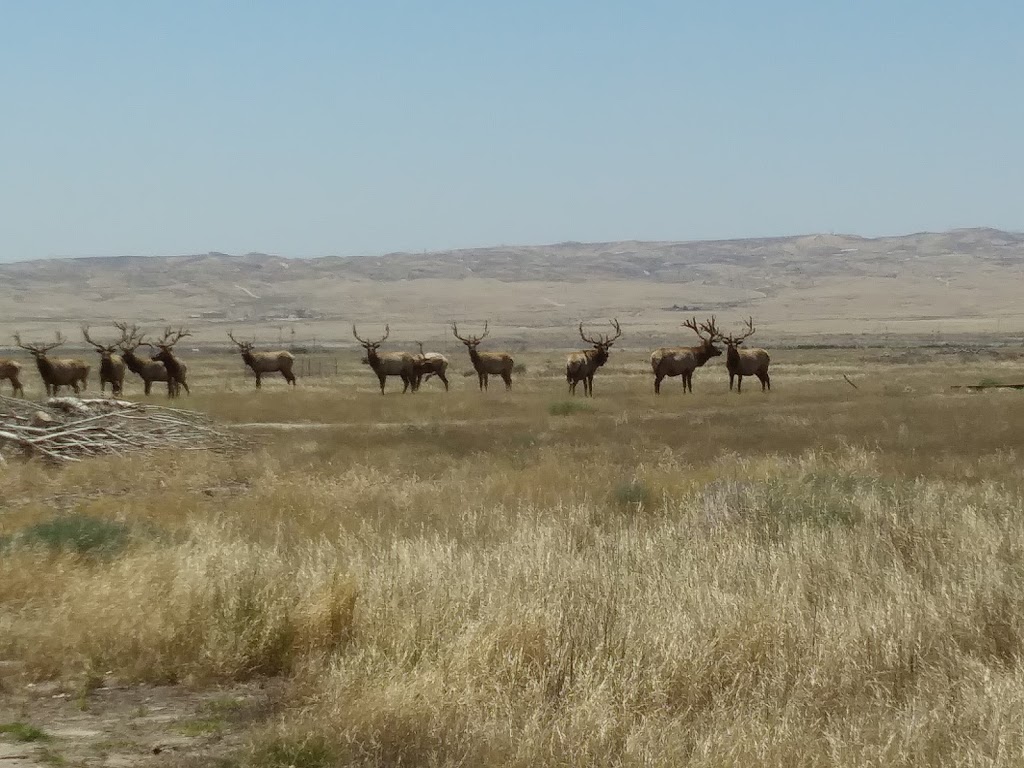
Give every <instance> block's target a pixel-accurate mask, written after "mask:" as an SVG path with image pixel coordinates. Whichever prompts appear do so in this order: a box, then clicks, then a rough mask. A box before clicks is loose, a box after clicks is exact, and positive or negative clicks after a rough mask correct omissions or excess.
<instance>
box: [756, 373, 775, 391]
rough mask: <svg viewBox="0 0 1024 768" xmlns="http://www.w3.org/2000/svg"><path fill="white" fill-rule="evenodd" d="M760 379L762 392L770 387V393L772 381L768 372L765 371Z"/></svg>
mask: <svg viewBox="0 0 1024 768" xmlns="http://www.w3.org/2000/svg"><path fill="white" fill-rule="evenodd" d="M758 378H760V379H761V391H762V392H764V388H765V387H768V391H769V392H770V391H771V389H772V380H771V378H769V376H768V372H767V371H765V372H764V374H762V375H761V376H759V377H758Z"/></svg>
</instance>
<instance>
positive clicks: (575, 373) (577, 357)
mask: <svg viewBox="0 0 1024 768" xmlns="http://www.w3.org/2000/svg"><path fill="white" fill-rule="evenodd" d="M612 327H613V328H614V329H615V335H614V336H612V337H611V338H609V337H608V335H607V334H605V335H604V336H601V335H600V334H598V336H597V338H596V339H591V338H587V336H586V334H584V333H583V323H580V338H581V339H583V340H584V341H585V342H587V344H593V345H594V348H593V349H582V350H580V351H579V352H573V353H572V354H570V355H569V357H568V359H566V361H565V380H566V381H568V382H569V392H570V394H573V395H575V394H576V385H577V384H578V383H579V382H581V381H582V382H583V394H584V396H588V395H589V396H590V397H593V396H594V374H595V373H596V372H597V369H598V368H600V367H601V366H602V365H604V364H605V363H606V362H608V351H609V350H610V349H611V346H612V344H614V343H615V340H616V339H617V338H619V336H621V335H622V329H621V328H620V327H619V321H618V319H615V320H612Z"/></svg>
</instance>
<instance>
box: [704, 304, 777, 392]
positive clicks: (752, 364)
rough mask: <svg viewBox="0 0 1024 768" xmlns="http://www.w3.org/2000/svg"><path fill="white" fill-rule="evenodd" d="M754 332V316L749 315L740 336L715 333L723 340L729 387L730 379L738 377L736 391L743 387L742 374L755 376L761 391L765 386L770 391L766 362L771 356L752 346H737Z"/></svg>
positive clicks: (770, 385) (730, 386) (769, 360)
mask: <svg viewBox="0 0 1024 768" xmlns="http://www.w3.org/2000/svg"><path fill="white" fill-rule="evenodd" d="M753 334H754V318H753V317H750V318H748V319H747V331H746V333H744V334H743V335H741V336H723V335H722V334H720V333H719V334H717V337H718V338H719V339H721V340H722V341H724V342H725V346H726V353H725V367H726V369H727V370H728V371H729V389H730V390H731V389H732V380H733V378H734V377H739V378H738V379H737V381H736V392H737V393H738V392H740V391H742V389H743V377H744V376H757V378H758V379H759V380H760V382H761V391H762V392H764V391H765V389H766V388H767V389H768V390H769V391H771V388H772V380H771V377H769V376H768V363H770V362H771V358H770V357H769V356H768V353H767V352H766V351H765V350H763V349H760V348H757V347H753V348H751V349H739V346H740V345H741V344H742V343H743V342H744V341H745V340H746V339H747V337H748V336H752V335H753Z"/></svg>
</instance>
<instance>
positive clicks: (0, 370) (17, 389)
mask: <svg viewBox="0 0 1024 768" xmlns="http://www.w3.org/2000/svg"><path fill="white" fill-rule="evenodd" d="M4 379H7V380H8V381H9V382H11V387H12V388H13V389H14V396H15V397H17V396H18V395H19V394H21V396H22V397H24V396H25V390H24V388H23V387H22V386H21V363H19V362H18V361H17V360H11V359H10V358H7V357H0V381H3V380H4Z"/></svg>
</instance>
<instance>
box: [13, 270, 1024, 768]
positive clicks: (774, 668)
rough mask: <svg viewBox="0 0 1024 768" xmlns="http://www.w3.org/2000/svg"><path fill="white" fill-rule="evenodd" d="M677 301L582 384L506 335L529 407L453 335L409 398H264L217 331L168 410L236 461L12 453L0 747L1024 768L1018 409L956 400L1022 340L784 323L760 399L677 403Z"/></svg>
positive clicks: (358, 388) (592, 762) (1016, 365)
mask: <svg viewBox="0 0 1024 768" xmlns="http://www.w3.org/2000/svg"><path fill="white" fill-rule="evenodd" d="M371 282H372V283H373V284H374V285H375V288H374V290H377V289H380V290H381V291H383V290H384V289H383V288H381V287H380V286H378V285H376V281H371ZM411 282H412V283H413V284H412V285H411V287H408V290H410V291H413V290H414V289H415V288H416V285H415V283H416V282H417V281H411ZM627 282H628V284H629V286H631V287H630V290H634V291H636V292H637V293H636V295H639V288H638V287H637V285H638V283H635V282H631V281H627ZM509 285H511V286H512V287H511V288H508V290H509V291H517V292H519V293H520V295H521V296H524V297H527V296H529V295H532V294H531V292H530V286H529V285H525V286H524V285H520V284H517V283H510V284H509ZM585 288H586V281H581V284H580V286H578V287H577V288H574V289H573V290H577V291H578V292H579V293H576V294H570V293H569V292H568V291H565V292H562V293H559V294H555V295H557V296H559V297H560V298H561V299H564V298H565V297H566V296H569V295H572V296H583V295H584V294H585V292H586V291H585ZM403 290H405V289H403ZM431 290H432V289H431ZM665 290H666V296H667V295H668V293H669V291H668V288H666V289H665ZM254 292H255V291H254ZM399 295H402V294H399ZM424 295H425V296H429V295H431V294H430V291H429V290H426V291H425V293H424ZM597 295H600V292H599V291H598V294H597ZM659 300H660V299H659ZM666 300H667V299H666ZM816 300H818V299H816ZM820 300H821V301H824V299H820ZM970 300H971V301H973V300H974V299H973V298H972V299H970ZM410 301H411V299H410ZM424 301H426V300H424ZM572 301H573V303H572V305H571V306H568V307H566V308H565V310H564V311H565V316H564V318H561V319H559V320H558V322H562V321H565V322H568V321H569V320H570V319H575V320H576V322H578V318H580V317H581V315H582V313H583V310H584V309H585V307H584V304H583V302H581V301H580V300H579V299H573V300H572ZM623 301H624V299H623ZM958 301H959V302H965V301H967V299H958ZM562 303H568V302H565V301H563V302H562ZM5 306H10V305H5ZM396 306H398V307H399V309H398V310H395V311H396V312H398V313H399V317H401V315H402V314H404V316H405V317H407V318H408V322H410V323H411V322H412V318H413V317H414V316H415V317H419V318H423V321H422V322H423V323H424V325H423V328H428V327H433V328H436V329H438V333H437V336H436V338H440V333H441V330H440V329H442V328H443V323H444V322H446V321H447V320H448V319H449V316H448V315H447V314H446V313H445V312H444V311H442V310H440V309H437V308H427V309H424V308H423V307H424V306H427V307H429V305H428V304H424V305H421V306H420V311H419V313H417V312H416V311H414V310H415V308H414V307H413V306H411V305H408V304H406V303H405V302H404V300H403V301H401V302H398V303H397V305H396ZM822 306H824V305H822ZM837 306H838V305H837ZM935 306H936V307H940V305H939V304H936V305H935ZM945 306H950V305H945ZM956 306H961V304H956ZM482 309H486V308H485V307H479V308H475V309H474V313H475V312H477V311H479V310H482ZM599 309H600V310H602V311H594V312H588V314H587V315H586V319H588V321H591V322H594V323H597V322H598V321H599V320H601V319H603V318H604V317H605V315H613V314H614V310H615V309H616V307H614V306H611V305H607V306H601V307H600V308H599ZM706 309H710V307H702V308H701V309H697V310H696V313H697V314H698V316H701V314H702V313H703V312H704V311H705V310H706ZM603 310H611V311H603ZM360 311H361V312H365V313H366V314H365V315H361V316H359V317H354V318H348V317H347V318H346V321H349V320H350V319H354V320H359V321H360V322H363V321H364V319H365V322H371V319H370V317H369V315H370V314H371V312H370V310H369V308H364V309H362V310H360ZM894 311H896V310H894ZM900 311H902V310H900ZM753 313H754V314H755V316H756V317H760V316H761V315H760V314H758V312H757V311H756V310H754V311H753ZM934 313H937V314H941V313H942V309H941V308H938V309H934ZM1009 313H1010V309H1009V308H1008V309H1007V316H1009ZM467 314H468V312H467ZM620 314H621V313H620ZM664 314H665V316H666V317H668V318H670V320H671V323H672V324H673V325H672V327H673V328H678V325H679V322H680V321H681V319H682V315H681V314H680V312H679V311H678V310H674V311H665V313H664ZM746 314H747V312H746V309H745V307H740V306H736V307H725V308H723V309H722V310H721V311H720V312H719V319H720V321H722V322H725V321H729V322H731V323H733V324H735V322H736V321H737V320H738V319H739V317H741V316H743V317H745V316H746ZM480 315H481V316H482V315H483V312H480ZM391 316H392V317H394V316H395V315H391ZM570 316H572V317H570ZM687 316H688V315H687ZM765 316H766V317H768V316H769V315H768V313H767V312H766V313H765ZM658 317H659V319H658V321H657V322H652V323H651V324H650V328H649V329H648V335H645V333H644V332H642V331H641V332H637V333H636V335H635V336H633V337H630V336H629V335H628V334H629V331H630V327H631V326H630V325H629V324H627V322H623V330H624V336H623V339H622V340H621V346H619V345H617V346H616V347H615V348H614V349H613V352H612V357H611V360H610V361H609V363H608V365H607V366H606V367H605V368H604V369H602V370H601V371H600V372H599V373H598V375H597V378H596V381H595V393H596V397H594V398H593V399H584V398H582V397H577V398H570V397H569V396H568V394H567V391H566V390H567V387H566V382H565V379H564V352H565V349H566V348H568V346H569V345H570V344H574V342H572V333H571V332H572V327H571V326H570V328H569V329H568V331H566V329H564V328H562V327H561V326H558V325H557V323H556V322H555V321H551V320H549V319H548V318H545V319H543V321H542V320H539V319H534V321H533V323H534V325H537V326H541V325H543V327H538V328H537V329H536V330H535V331H532V330H531V329H530V327H528V326H527V325H526V323H525V322H523V323H521V325H520V326H517V327H516V330H514V332H513V331H512V330H510V325H509V324H506V323H497V322H495V326H496V327H495V330H494V332H493V333H492V335H493V336H494V338H493V340H492V339H488V341H487V342H485V346H486V347H487V348H489V349H500V348H501V347H502V346H503V345H504V344H508V345H509V346H510V348H512V349H513V354H514V356H515V357H516V360H517V363H520V364H521V365H522V366H523V367H522V368H520V369H519V370H518V372H517V374H516V377H515V384H514V389H513V391H512V392H510V393H507V392H505V391H504V389H503V387H501V385H500V382H499V383H498V385H496V386H492V387H491V388H490V390H489V391H488V392H486V393H481V392H479V391H478V389H477V384H476V379H475V377H474V376H469V375H467V374H469V372H470V365H469V360H468V358H467V356H466V353H465V351H464V349H462V348H461V345H458V346H457V347H456V346H454V345H452V346H449V347H448V348H447V354H448V355H449V358H450V360H451V369H450V371H451V376H450V378H451V380H452V389H451V391H450V392H447V393H446V392H444V390H443V388H442V387H441V386H440V384H439V382H437V381H429V382H426V383H425V384H424V386H423V389H422V390H421V391H420V392H418V393H416V394H408V395H402V394H400V393H399V391H398V390H397V389H396V388H395V384H394V382H393V381H392V382H390V383H389V385H388V392H387V394H385V395H384V396H381V395H380V394H379V393H378V391H377V388H376V387H377V384H376V379H375V378H374V377H373V375H372V374H371V372H370V371H369V370H368V369H367V368H366V367H365V366H362V365H360V364H359V360H358V358H359V355H358V353H357V350H355V349H352V348H343V347H341V346H338V347H335V348H329V349H328V350H327V351H325V352H321V353H319V354H316V355H309V356H305V355H303V356H302V357H303V362H302V363H301V364H300V366H298V367H297V370H299V372H300V376H301V378H300V380H299V386H298V387H297V388H296V389H294V390H288V389H287V388H286V386H285V384H284V382H283V381H281V380H280V379H271V380H268V381H266V382H265V383H264V388H263V390H262V391H260V392H256V391H255V390H254V389H253V383H252V379H251V378H249V377H248V376H246V375H245V373H244V370H243V367H242V363H241V360H240V359H239V357H238V355H237V354H228V353H227V352H226V351H223V350H218V349H215V348H213V342H214V341H217V340H218V339H217V336H216V333H219V332H221V331H222V330H223V328H222V327H221V326H222V325H224V324H226V322H227V321H228V320H230V318H227V319H222V320H219V321H217V322H212V321H210V322H205V321H204V324H202V325H198V324H197V328H203V329H205V330H204V331H203V333H208V334H209V335H207V336H202V337H200V339H199V347H200V348H201V351H200V352H198V353H193V352H191V350H188V351H183V356H184V357H186V359H187V360H188V363H189V369H190V383H191V385H192V389H193V394H192V395H191V396H190V397H187V398H182V399H180V400H178V401H176V402H175V403H174V405H175V406H176V407H185V408H190V409H197V410H200V411H203V412H206V413H208V414H210V415H211V416H212V417H213V418H214V419H215V420H216V421H217V422H218V423H220V424H221V425H223V427H224V428H225V429H227V430H230V431H231V433H232V434H233V435H234V436H235V438H236V445H235V447H234V448H232V449H228V450H223V451H217V452H210V451H185V450H183V451H170V452H164V453H160V454H148V455H142V454H138V455H133V456H130V457H123V458H109V459H92V460H88V461H84V462H81V463H80V464H77V465H74V466H70V467H66V468H63V469H55V468H52V467H48V466H46V465H43V464H40V463H36V462H21V461H17V460H9V461H8V462H7V463H6V464H5V465H3V466H0V491H2V493H0V499H2V501H0V765H5V762H4V761H5V760H6V761H7V764H9V765H12V766H13V765H23V766H24V765H59V764H67V765H147V764H152V765H173V766H207V765H220V766H225V767H226V766H252V767H253V768H269V767H270V766H282V767H283V766H304V767H305V768H314V767H316V766H334V765H366V766H371V765H374V766H376V765H431V766H455V765H495V766H538V765H562V766H565V765H575V766H601V765H607V766H613V765H615V766H621V765H637V766H641V765H645V766H646V765H673V766H674V765H694V766H711V765H715V766H719V765H752V764H756V765H778V766H782V765H786V766H790V765H835V766H840V765H843V766H848V765H887V766H888V765H906V766H910V765H914V766H920V765H949V764H959V765H995V766H1003V765H1007V766H1008V765H1016V764H1018V763H1019V759H1020V755H1021V754H1024V714H1022V713H1024V666H1022V664H1021V659H1022V654H1024V597H1022V595H1024V589H1022V587H1024V558H1022V555H1024V508H1022V507H1024V468H1022V467H1024V463H1022V461H1021V455H1022V452H1024V392H1019V391H1015V390H1002V389H989V390H984V391H979V392H968V391H965V390H952V389H950V386H951V385H954V384H978V383H982V382H986V383H996V382H1003V383H1013V382H1016V381H1022V382H1024V376H1022V375H1021V374H1022V368H1024V346H1022V344H1021V341H1020V338H1019V335H1018V336H1017V337H1014V336H1012V335H1011V334H1006V333H999V334H996V333H995V329H993V328H988V327H987V326H985V327H982V326H981V325H980V321H979V325H978V326H977V327H972V325H971V323H972V322H974V321H971V320H970V318H968V317H966V316H964V315H957V316H956V317H953V315H952V314H951V315H949V317H950V318H953V319H950V320H949V323H950V324H951V325H950V326H949V327H950V328H955V329H956V330H955V332H954V331H952V330H950V331H948V335H946V333H947V332H946V331H944V332H943V336H942V338H939V339H935V338H933V336H932V335H930V333H929V332H927V331H925V330H923V326H916V325H915V326H914V328H915V329H917V330H920V331H921V332H920V333H916V332H914V333H909V334H907V335H901V334H899V333H896V332H890V333H888V334H874V333H864V334H863V335H864V338H863V339H861V338H860V337H861V331H860V330H858V328H859V325H858V324H859V322H860V321H858V320H857V319H856V317H857V316H856V315H854V314H852V313H845V314H844V313H842V312H838V311H837V313H836V317H837V318H839V320H841V323H840V322H839V320H837V321H836V322H837V324H836V325H835V326H833V327H832V329H831V330H829V331H828V333H826V334H825V335H824V336H820V337H819V336H815V335H814V334H813V333H811V332H810V331H809V329H808V327H805V326H801V325H800V323H795V324H794V325H793V326H788V325H786V324H785V322H784V320H781V319H778V317H781V316H776V319H775V320H772V321H771V322H769V323H767V328H768V330H767V331H766V332H765V336H766V337H767V339H768V340H769V341H772V340H773V341H774V343H773V344H771V345H769V346H770V348H771V353H772V367H771V373H772V387H773V388H772V391H771V392H770V393H762V392H761V391H760V387H759V386H758V385H757V383H756V380H751V379H747V380H745V382H744V391H743V393H742V394H737V393H736V392H730V391H729V388H728V377H727V375H726V372H725V369H724V364H723V363H722V358H718V359H717V360H715V361H712V362H711V363H709V364H708V365H707V366H705V367H704V368H702V369H699V370H698V371H697V373H696V375H695V377H694V392H693V394H684V393H683V392H682V391H681V386H680V385H679V380H678V379H673V380H668V381H666V382H665V383H664V384H663V389H662V394H661V395H660V396H655V395H654V394H653V386H652V376H651V374H650V370H649V365H648V364H647V362H646V359H645V358H646V357H647V356H648V355H649V352H650V349H651V348H652V347H653V346H657V345H658V344H661V343H665V342H668V341H671V340H672V338H673V337H671V336H669V335H668V329H669V327H670V325H669V320H668V319H664V318H661V316H660V315H659V316H658ZM70 318H75V324H77V321H78V320H92V321H95V322H96V323H97V327H99V326H98V323H100V322H102V321H103V318H102V317H99V316H98V315H97V316H92V317H85V316H81V317H79V316H78V315H72V314H68V315H66V316H65V317H64V322H65V324H66V326H67V327H66V330H67V331H71V330H72V329H73V328H74V327H75V325H72V321H71V319H70ZM129 319H132V318H129ZM155 319H156V318H152V320H155ZM167 319H168V321H171V318H167ZM379 319H380V320H381V321H382V322H383V320H384V318H379ZM620 319H624V318H622V317H620ZM3 322H4V323H6V324H8V325H11V324H13V323H23V322H25V316H24V315H18V316H14V313H11V314H7V315H5V317H4V318H3ZM175 322H176V321H175ZM325 322H326V321H325ZM336 322H337V327H338V328H339V332H338V333H337V334H336V335H334V336H322V337H321V338H323V339H324V340H325V341H327V340H331V341H336V342H339V343H340V342H341V340H342V338H343V335H344V333H345V332H347V327H346V324H345V322H342V321H341V320H340V319H339V320H337V321H336ZM392 322H393V325H394V326H395V327H396V328H398V327H404V326H399V323H398V322H397V321H392ZM908 322H909V321H908ZM986 322H987V320H986ZM1003 322H1006V323H1008V322H1010V321H1009V320H1005V321H1003ZM955 323H962V325H955ZM52 327H53V323H51V321H50V320H49V319H48V320H46V322H41V323H40V324H39V326H38V327H37V331H39V332H43V331H44V330H52ZM237 327H239V326H236V328H237ZM327 327H328V326H324V328H327ZM410 327H411V326H410ZM637 327H638V328H642V327H643V323H642V322H640V321H637ZM943 327H945V326H943ZM416 332H417V333H418V331H416ZM676 332H677V331H672V333H676ZM317 333H318V334H319V333H320V331H317ZM533 333H535V335H531V334H533ZM823 333H824V332H823ZM559 334H560V335H559ZM661 334H664V335H663V336H662V335H661ZM760 334H761V331H759V333H758V335H757V336H755V337H754V338H753V339H752V341H754V340H758V339H759V337H760ZM830 334H831V335H834V336H836V337H841V338H840V339H839V340H840V341H841V342H842V347H837V346H835V345H834V344H833V343H832V341H834V340H835V339H833V340H832V341H829V340H828V339H826V338H825V337H826V336H829V335H830ZM654 337H658V338H659V339H661V340H659V341H657V342H656V343H654V344H651V343H650V338H654ZM682 338H685V337H682ZM858 339H860V340H859V341H858ZM922 339H924V340H925V341H927V342H928V343H927V344H922V343H921V342H922ZM819 341H820V342H821V343H820V344H819V343H817V342H819ZM407 343H408V341H407V340H404V339H403V340H399V341H398V342H396V346H402V344H407ZM303 366H305V368H303ZM303 370H305V371H306V372H307V373H306V374H305V375H304V374H303ZM492 384H493V382H492ZM94 387H95V385H94V384H93V385H92V388H94ZM26 388H27V389H28V396H29V397H40V396H41V388H40V386H39V382H38V377H37V376H36V374H35V372H34V371H31V370H30V371H29V372H28V374H27V375H26ZM127 397H129V399H141V396H140V395H139V387H138V385H137V384H136V383H135V382H131V383H130V384H129V389H128V394H127ZM151 402H155V403H164V402H165V400H164V399H163V397H153V398H151ZM16 761H20V762H16ZM5 768H6V766H5Z"/></svg>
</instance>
